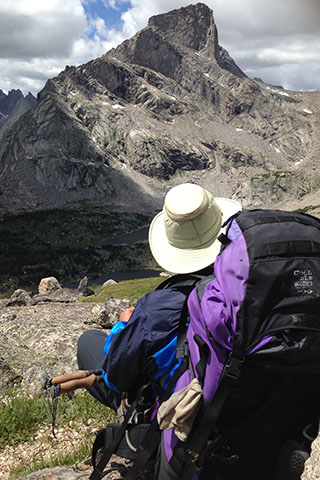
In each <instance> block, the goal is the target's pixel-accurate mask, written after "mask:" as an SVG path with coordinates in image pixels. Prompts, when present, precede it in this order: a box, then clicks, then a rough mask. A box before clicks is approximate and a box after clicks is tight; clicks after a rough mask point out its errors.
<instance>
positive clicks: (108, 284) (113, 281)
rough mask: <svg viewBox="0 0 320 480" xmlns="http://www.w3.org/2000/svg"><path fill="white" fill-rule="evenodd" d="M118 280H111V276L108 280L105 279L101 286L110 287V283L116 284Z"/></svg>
mask: <svg viewBox="0 0 320 480" xmlns="http://www.w3.org/2000/svg"><path fill="white" fill-rule="evenodd" d="M117 283H118V282H116V281H115V280H113V278H109V280H106V281H105V282H104V284H103V287H110V286H111V285H117Z"/></svg>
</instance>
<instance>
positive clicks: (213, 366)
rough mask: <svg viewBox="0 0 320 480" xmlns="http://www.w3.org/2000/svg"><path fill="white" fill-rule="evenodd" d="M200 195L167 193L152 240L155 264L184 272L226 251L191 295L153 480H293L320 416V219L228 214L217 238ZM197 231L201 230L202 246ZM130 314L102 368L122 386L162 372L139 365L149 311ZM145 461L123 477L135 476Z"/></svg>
mask: <svg viewBox="0 0 320 480" xmlns="http://www.w3.org/2000/svg"><path fill="white" fill-rule="evenodd" d="M185 192H187V189H186V190H185ZM169 193H170V192H169ZM178 193H179V195H178ZM175 194H177V196H176V195H175ZM179 198H180V199H182V198H183V201H182V202H181V204H180V203H179V202H178V200H179ZM192 198H193V196H192V195H186V196H185V197H183V189H182V191H180V192H179V191H178V190H176V192H174V194H173V195H172V196H171V195H169V194H168V198H166V201H165V206H164V210H163V211H162V212H161V213H160V214H159V215H157V216H156V217H155V219H154V220H153V222H152V223H151V226H150V233H149V243H150V247H151V250H152V253H153V255H154V257H155V259H156V260H157V262H158V263H159V264H160V265H161V266H162V267H163V268H166V269H167V270H169V271H170V270H174V271H176V272H178V273H180V274H181V273H184V272H186V271H196V269H197V268H199V266H203V265H204V264H205V263H206V262H208V263H207V264H209V263H210V261H211V263H212V260H213V259H214V258H215V256H216V255H217V253H218V251H219V249H220V245H222V251H221V253H220V255H219V256H218V258H217V259H216V261H215V262H214V276H213V278H212V277H211V278H210V277H206V279H205V280H204V281H203V282H200V283H197V285H196V288H195V289H193V290H192V292H191V293H190V295H189V296H188V309H189V314H190V317H189V320H188V321H189V326H188V329H187V341H188V357H185V359H184V360H183V361H182V363H180V365H179V366H177V365H176V364H175V366H176V367H177V369H176V373H177V372H178V371H179V369H180V368H181V369H182V367H183V366H184V365H185V366H184V370H181V376H180V378H179V379H178V381H177V383H176V387H175V390H174V393H173V394H172V395H171V396H170V397H169V398H165V400H164V401H163V402H162V403H161V404H160V406H159V408H158V413H157V421H158V423H159V425H160V429H162V434H161V457H160V463H159V465H158V473H157V475H158V476H157V478H158V479H159V480H175V479H181V478H182V479H183V480H189V479H190V480H191V479H192V478H199V479H201V480H205V479H213V478H216V479H218V478H219V479H223V480H233V479H234V478H246V480H255V479H256V478H257V476H258V477H259V480H280V479H281V480H287V479H289V480H294V479H297V478H299V477H300V474H301V472H302V469H303V464H304V461H305V459H306V458H307V456H308V452H309V451H310V440H311V439H312V437H313V435H314V433H313V435H312V434H311V432H312V430H313V428H314V427H313V425H314V424H315V422H316V421H317V420H318V419H319V406H320V402H319V400H320V397H319V384H320V383H319V380H320V322H319V313H318V312H319V309H320V308H319V307H320V257H319V253H320V221H319V220H318V219H316V218H313V217H310V216H308V215H303V214H298V213H292V212H281V211H272V210H254V211H247V212H242V213H240V214H239V215H238V216H235V217H234V218H232V217H231V219H230V221H229V222H228V225H227V228H226V231H225V232H224V234H222V235H221V234H220V227H221V224H219V222H217V223H218V225H217V226H215V225H214V222H212V221H211V222H210V223H209V224H208V217H206V212H207V210H208V205H209V204H210V198H209V201H207V200H206V198H205V195H203V196H202V197H201V195H199V199H200V198H202V200H201V201H199V202H198V208H197V209H196V211H193V213H194V217H193V215H191V218H190V216H189V214H190V209H189V205H190V204H189V202H191V199H192ZM177 203H179V208H176V207H175V205H176V204H177ZM186 216H187V217H188V220H187V219H186ZM209 218H211V217H209ZM194 232H197V234H199V232H200V235H199V236H200V238H201V240H200V242H201V247H200V248H199V246H198V244H197V241H198V239H197V240H196V241H195V235H193V233H194ZM207 232H209V233H208V235H209V239H206V233H207ZM213 232H214V234H213ZM217 236H219V241H218V242H216V243H215V242H213V241H212V239H213V238H214V239H215V240H216V238H217ZM206 240H208V243H206ZM193 242H194V243H193ZM214 243H215V245H214V246H213V244H214ZM217 245H219V246H217ZM207 246H208V249H207V250H206V247H207ZM214 248H216V249H217V252H214ZM186 265H187V267H186ZM159 305H160V308H161V303H159ZM180 307H181V306H180ZM169 311H170V309H169ZM154 313H155V314H156V310H155V312H154ZM134 315H135V312H134V313H133V316H132V317H131V319H130V321H129V323H128V325H127V327H126V328H124V329H122V330H121V331H120V332H118V334H116V335H117V336H115V337H114V339H113V341H112V342H111V345H110V348H109V351H108V353H107V356H106V360H105V363H104V368H105V370H106V372H108V379H109V381H111V382H112V384H113V386H115V387H116V388H119V391H122V390H126V389H129V390H130V389H134V385H135V383H136V382H137V379H139V380H140V381H141V376H143V374H144V373H145V372H146V371H148V368H146V367H149V368H150V369H149V371H148V372H149V374H150V372H151V374H153V375H154V374H155V373H156V371H157V367H158V365H157V364H156V362H153V363H152V364H150V365H148V364H147V365H146V364H145V363H143V361H145V359H146V358H148V355H149V356H151V357H152V358H153V360H155V357H156V354H157V352H156V353H155V354H153V355H152V353H153V352H152V351H151V350H148V348H150V337H148V338H147V339H145V332H144V329H143V327H144V325H148V323H145V324H143V320H144V315H143V310H142V311H141V312H140V316H137V319H138V321H137V322H135V321H134V318H135V317H134ZM165 318H166V317H165V316H163V318H162V317H161V320H163V319H165ZM175 326H177V323H175ZM139 328H141V329H140V330H139ZM137 332H139V334H138V335H137V337H138V339H139V343H140V345H141V344H142V345H143V347H144V349H142V355H140V357H139V355H138V360H137V363H135V362H136V353H137V348H136V347H135V346H134V343H132V342H131V340H132V338H133V337H134V336H135V335H136V334H137ZM145 340H149V343H148V341H145ZM166 340H168V339H167V338H166ZM177 343H179V339H177ZM139 352H140V354H141V350H140V351H139ZM177 352H178V348H177ZM168 365H170V362H168ZM136 366H138V368H136ZM131 367H132V369H133V375H132V377H131ZM139 372H140V374H139ZM167 391H170V387H167V389H166V391H165V392H167ZM170 393H171V392H170ZM164 397H165V395H164ZM195 419H196V420H195ZM147 438H149V437H147ZM157 441H158V440H157ZM151 443H152V442H150V445H146V441H145V440H144V441H143V442H142V444H141V448H140V449H141V450H142V451H143V450H144V447H145V450H147V449H148V447H149V450H150V451H151V452H152V451H153V450H152V449H153V445H151ZM142 447H143V448H142ZM150 451H149V453H150ZM139 458H141V456H138V457H137V460H136V463H135V464H134V466H133V467H132V470H131V472H132V473H130V474H129V476H128V477H127V476H126V479H127V478H128V479H130V480H131V479H133V478H136V477H135V476H134V475H135V474H136V473H137V469H136V468H135V467H136V466H137V465H139ZM140 463H141V462H140ZM98 470H99V469H98ZM257 472H259V473H257ZM130 475H131V476H130ZM96 478H99V477H98V476H96V475H95V476H92V480H94V479H96Z"/></svg>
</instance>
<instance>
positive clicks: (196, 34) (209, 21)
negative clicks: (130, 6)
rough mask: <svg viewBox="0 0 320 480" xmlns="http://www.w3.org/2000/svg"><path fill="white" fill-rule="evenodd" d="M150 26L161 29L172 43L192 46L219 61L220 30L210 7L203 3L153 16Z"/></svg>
mask: <svg viewBox="0 0 320 480" xmlns="http://www.w3.org/2000/svg"><path fill="white" fill-rule="evenodd" d="M148 27H151V28H156V29H158V30H161V31H162V32H163V33H164V35H165V36H166V38H167V39H168V40H169V41H171V42H172V43H180V44H181V45H183V46H185V47H188V48H192V49H193V50H196V51H197V52H200V51H201V52H202V53H208V56H209V57H211V58H215V59H216V60H217V61H219V59H220V56H219V44H218V32H217V28H216V24H215V21H214V18H213V13H212V10H210V8H209V7H208V6H207V5H205V4H203V3H197V4H196V5H189V6H188V7H182V8H180V9H176V10H172V11H171V12H168V13H164V14H161V15H156V16H154V17H151V18H150V20H149V22H148Z"/></svg>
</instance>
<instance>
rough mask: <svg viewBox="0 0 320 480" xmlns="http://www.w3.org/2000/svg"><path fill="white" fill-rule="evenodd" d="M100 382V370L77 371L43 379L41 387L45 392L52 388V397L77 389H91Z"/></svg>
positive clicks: (101, 379)
mask: <svg viewBox="0 0 320 480" xmlns="http://www.w3.org/2000/svg"><path fill="white" fill-rule="evenodd" d="M102 381H103V377H102V372H101V370H78V371H77V372H74V373H70V374H66V375H59V376H57V377H53V378H45V379H44V380H43V385H42V386H43V388H44V389H45V390H48V389H49V388H51V387H53V389H52V390H53V391H54V396H58V395H60V393H67V392H72V391H74V390H76V389H78V388H91V387H92V386H93V385H94V384H95V383H100V382H102ZM52 393H53V392H52ZM51 395H52V394H51Z"/></svg>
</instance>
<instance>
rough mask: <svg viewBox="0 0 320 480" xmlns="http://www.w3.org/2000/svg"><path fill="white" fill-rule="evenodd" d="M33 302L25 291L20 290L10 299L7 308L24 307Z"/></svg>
mask: <svg viewBox="0 0 320 480" xmlns="http://www.w3.org/2000/svg"><path fill="white" fill-rule="evenodd" d="M30 302H31V296H30V294H29V293H28V292H26V291H25V290H22V289H21V288H19V289H18V290H16V291H15V292H13V294H12V295H11V297H10V300H9V302H8V303H7V307H15V306H16V307H19V306H22V305H28V304H29V303H30Z"/></svg>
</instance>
